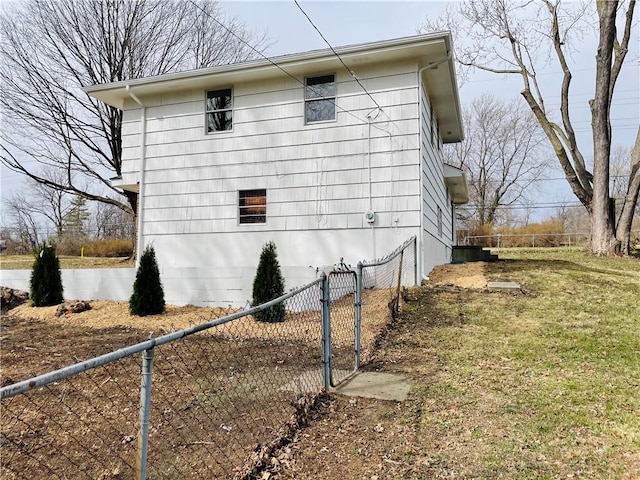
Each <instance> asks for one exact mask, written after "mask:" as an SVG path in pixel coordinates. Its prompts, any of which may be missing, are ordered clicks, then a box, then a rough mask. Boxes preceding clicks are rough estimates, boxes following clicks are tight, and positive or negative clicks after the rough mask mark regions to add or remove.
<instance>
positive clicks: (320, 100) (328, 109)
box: [304, 75, 336, 123]
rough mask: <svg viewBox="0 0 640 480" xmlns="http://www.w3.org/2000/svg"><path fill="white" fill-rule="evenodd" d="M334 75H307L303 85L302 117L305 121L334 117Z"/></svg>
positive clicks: (318, 120) (324, 119) (323, 120)
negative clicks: (303, 111)
mask: <svg viewBox="0 0 640 480" xmlns="http://www.w3.org/2000/svg"><path fill="white" fill-rule="evenodd" d="M335 80H336V77H335V75H322V76H320V77H308V78H307V79H306V80H305V87H304V108H305V113H304V118H305V121H306V122H307V123H315V122H327V121H330V120H335V119H336V81H335Z"/></svg>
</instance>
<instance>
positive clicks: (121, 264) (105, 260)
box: [0, 254, 134, 270]
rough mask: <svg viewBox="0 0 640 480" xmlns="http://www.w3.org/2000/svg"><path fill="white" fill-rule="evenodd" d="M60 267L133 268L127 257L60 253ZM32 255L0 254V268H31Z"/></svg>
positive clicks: (132, 263) (131, 261)
mask: <svg viewBox="0 0 640 480" xmlns="http://www.w3.org/2000/svg"><path fill="white" fill-rule="evenodd" d="M58 258H59V259H60V268H133V266H134V262H133V260H130V259H128V258H124V257H123V258H113V257H76V256H67V255H60V256H59V257H58ZM32 267H33V255H5V254H2V255H0V270H31V268H32Z"/></svg>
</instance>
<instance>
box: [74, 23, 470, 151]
mask: <svg viewBox="0 0 640 480" xmlns="http://www.w3.org/2000/svg"><path fill="white" fill-rule="evenodd" d="M451 48H452V47H451V36H450V33H449V32H435V33H430V34H426V35H417V36H412V37H404V38H397V39H393V40H384V41H379V42H372V43H365V44H359V45H350V46H345V47H338V48H335V51H336V52H337V53H338V54H339V55H340V58H341V59H342V60H343V61H344V62H345V63H346V64H347V66H348V67H349V68H350V69H354V70H356V69H357V67H358V66H359V65H367V64H375V63H384V62H391V61H397V60H403V59H415V60H417V61H418V63H419V65H421V66H427V65H430V64H433V65H436V64H438V65H437V66H436V67H434V68H433V69H427V70H425V71H423V80H425V82H426V83H427V84H428V88H429V94H430V97H432V99H431V100H432V102H433V104H434V110H435V111H436V114H437V116H438V120H439V127H440V133H441V135H442V139H443V142H444V143H451V142H457V141H460V140H461V139H462V123H461V120H460V119H461V115H460V102H459V99H458V89H457V85H456V79H455V78H456V77H455V69H454V65H453V61H452V59H451V54H450V52H451ZM443 60H445V61H444V63H442V61H443ZM340 68H344V67H342V65H341V63H340V59H338V57H337V56H336V55H335V54H334V52H333V51H332V50H331V49H323V50H313V51H309V52H303V53H295V54H290V55H283V56H279V57H273V58H270V59H259V60H252V61H248V62H243V63H236V64H230V65H221V66H217V67H211V68H204V69H199V70H190V71H186V72H178V73H169V74H165V75H158V76H155V77H145V78H137V79H132V80H126V81H121V82H114V83H107V84H101V85H93V86H88V87H85V88H84V89H83V90H84V91H85V92H86V93H87V94H88V95H90V96H91V97H94V98H97V99H99V100H101V101H103V102H104V103H106V104H108V105H111V106H113V107H116V108H119V109H124V106H125V101H126V100H127V99H128V98H130V97H129V94H128V92H127V86H129V87H130V88H131V89H132V91H134V92H135V95H136V96H137V97H139V98H141V99H144V97H146V96H152V95H157V94H160V93H163V92H167V91H171V92H176V91H184V90H193V89H212V88H216V87H222V86H230V85H233V84H236V83H239V82H247V81H252V80H260V79H267V78H273V77H278V76H285V75H291V76H293V77H295V78H297V79H299V80H300V81H301V82H302V81H304V76H305V75H309V74H313V73H314V72H323V71H325V72H326V71H328V70H330V69H340Z"/></svg>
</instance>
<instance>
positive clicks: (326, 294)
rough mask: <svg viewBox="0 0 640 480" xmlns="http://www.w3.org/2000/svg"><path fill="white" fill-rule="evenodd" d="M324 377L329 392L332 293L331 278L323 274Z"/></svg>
mask: <svg viewBox="0 0 640 480" xmlns="http://www.w3.org/2000/svg"><path fill="white" fill-rule="evenodd" d="M320 278H321V279H322V284H321V287H320V288H321V290H322V377H323V380H324V389H325V390H329V384H330V382H331V316H330V308H331V292H330V291H329V276H328V275H327V274H326V273H325V272H322V275H320Z"/></svg>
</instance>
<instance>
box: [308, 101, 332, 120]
mask: <svg viewBox="0 0 640 480" xmlns="http://www.w3.org/2000/svg"><path fill="white" fill-rule="evenodd" d="M306 118H307V122H322V121H325V120H335V118H336V104H335V102H334V101H333V100H312V101H310V102H307V103H306Z"/></svg>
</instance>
